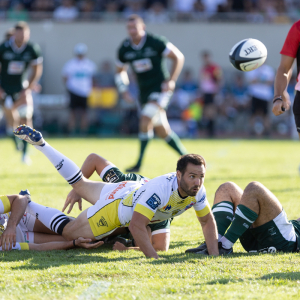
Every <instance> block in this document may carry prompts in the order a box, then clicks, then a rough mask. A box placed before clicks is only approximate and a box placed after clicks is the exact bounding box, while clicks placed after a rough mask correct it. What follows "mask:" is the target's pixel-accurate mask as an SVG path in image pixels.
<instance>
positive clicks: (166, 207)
mask: <svg viewBox="0 0 300 300" xmlns="http://www.w3.org/2000/svg"><path fill="white" fill-rule="evenodd" d="M171 208H172V206H171V205H166V206H165V207H163V210H170V209H171Z"/></svg>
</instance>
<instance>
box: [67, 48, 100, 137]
mask: <svg viewBox="0 0 300 300" xmlns="http://www.w3.org/2000/svg"><path fill="white" fill-rule="evenodd" d="M86 53H87V46H86V45H85V44H77V45H76V46H75V48H74V55H75V57H74V58H73V59H71V60H69V61H68V62H67V63H66V64H65V65H64V68H63V70H62V75H63V81H64V84H65V86H66V89H67V91H68V93H69V95H70V109H71V111H70V113H71V115H70V118H69V132H70V134H71V135H74V134H75V132H76V120H80V132H81V134H86V132H87V129H88V122H87V112H86V110H87V98H88V96H89V94H90V92H91V90H92V85H93V84H92V82H93V80H92V78H93V76H94V74H95V71H96V65H95V63H94V62H92V61H91V60H90V59H88V58H86Z"/></svg>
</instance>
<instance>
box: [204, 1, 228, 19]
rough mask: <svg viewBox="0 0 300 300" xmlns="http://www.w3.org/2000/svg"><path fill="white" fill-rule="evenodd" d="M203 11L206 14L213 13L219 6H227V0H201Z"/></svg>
mask: <svg viewBox="0 0 300 300" xmlns="http://www.w3.org/2000/svg"><path fill="white" fill-rule="evenodd" d="M202 3H203V5H204V11H205V12H206V13H207V14H208V15H210V16H211V15H214V14H215V13H217V12H218V9H220V8H219V6H227V0H202Z"/></svg>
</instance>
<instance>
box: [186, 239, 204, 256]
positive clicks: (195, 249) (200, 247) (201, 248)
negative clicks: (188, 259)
mask: <svg viewBox="0 0 300 300" xmlns="http://www.w3.org/2000/svg"><path fill="white" fill-rule="evenodd" d="M205 249H207V246H206V243H205V241H204V242H203V243H202V244H201V245H200V246H198V247H197V248H192V249H187V250H185V253H198V252H200V251H203V250H205Z"/></svg>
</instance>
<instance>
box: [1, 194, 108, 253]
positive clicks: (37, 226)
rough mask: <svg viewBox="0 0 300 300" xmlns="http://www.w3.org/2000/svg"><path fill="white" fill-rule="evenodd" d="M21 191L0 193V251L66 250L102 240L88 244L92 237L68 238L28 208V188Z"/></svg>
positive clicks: (92, 245)
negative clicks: (42, 221) (48, 226)
mask: <svg viewBox="0 0 300 300" xmlns="http://www.w3.org/2000/svg"><path fill="white" fill-rule="evenodd" d="M21 194H22V195H7V196H4V195H0V251H2V250H37V251H46V250H64V249H69V248H73V247H74V246H77V247H82V248H87V249H90V248H97V247H99V246H100V245H102V244H103V242H99V243H96V244H89V242H91V240H90V239H84V238H82V237H79V238H78V239H76V240H74V241H66V240H65V239H64V238H63V237H62V236H59V235H57V234H55V233H53V231H51V230H49V229H48V228H47V227H45V226H44V225H43V224H42V223H41V222H40V221H39V220H37V219H36V218H35V216H33V215H31V214H29V213H26V212H25V210H26V208H27V205H28V203H29V202H30V201H31V199H30V194H29V192H28V191H22V192H21ZM45 209H47V208H46V207H45Z"/></svg>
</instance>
